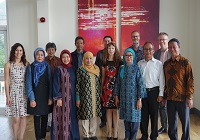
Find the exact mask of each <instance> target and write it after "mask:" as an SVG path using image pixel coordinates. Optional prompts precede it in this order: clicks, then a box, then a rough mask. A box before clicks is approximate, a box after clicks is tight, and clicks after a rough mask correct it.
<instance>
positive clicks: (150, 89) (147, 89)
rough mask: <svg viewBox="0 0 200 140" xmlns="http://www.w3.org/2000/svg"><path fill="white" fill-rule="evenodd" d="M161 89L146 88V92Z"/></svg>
mask: <svg viewBox="0 0 200 140" xmlns="http://www.w3.org/2000/svg"><path fill="white" fill-rule="evenodd" d="M157 89H159V87H158V86H157V87H153V88H146V91H147V92H149V91H154V90H157Z"/></svg>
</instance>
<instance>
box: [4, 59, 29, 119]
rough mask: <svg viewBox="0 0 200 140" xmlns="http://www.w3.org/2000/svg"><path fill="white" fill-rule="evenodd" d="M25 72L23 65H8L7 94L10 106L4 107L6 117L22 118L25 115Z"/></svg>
mask: <svg viewBox="0 0 200 140" xmlns="http://www.w3.org/2000/svg"><path fill="white" fill-rule="evenodd" d="M25 71H26V66H24V65H23V64H21V65H16V64H15V63H12V62H11V64H10V86H9V94H10V100H11V106H7V107H6V115H7V116H8V117H23V116H28V114H27V96H26V94H25Z"/></svg>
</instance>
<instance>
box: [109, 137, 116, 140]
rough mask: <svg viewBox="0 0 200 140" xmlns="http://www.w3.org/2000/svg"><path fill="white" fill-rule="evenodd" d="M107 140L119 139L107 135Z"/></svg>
mask: <svg viewBox="0 0 200 140" xmlns="http://www.w3.org/2000/svg"><path fill="white" fill-rule="evenodd" d="M107 140H118V138H112V137H107Z"/></svg>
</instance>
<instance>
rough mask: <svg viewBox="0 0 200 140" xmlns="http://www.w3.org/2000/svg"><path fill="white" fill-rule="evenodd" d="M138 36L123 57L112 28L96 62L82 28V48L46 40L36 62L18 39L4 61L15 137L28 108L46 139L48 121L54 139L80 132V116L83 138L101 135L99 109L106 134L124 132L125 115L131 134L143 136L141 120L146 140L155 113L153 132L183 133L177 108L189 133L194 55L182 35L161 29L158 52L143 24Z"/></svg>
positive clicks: (132, 138) (113, 137)
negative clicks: (185, 51) (187, 52)
mask: <svg viewBox="0 0 200 140" xmlns="http://www.w3.org/2000/svg"><path fill="white" fill-rule="evenodd" d="M131 39H132V42H133V43H132V45H131V46H130V47H128V48H127V49H126V50H125V51H124V53H123V59H122V58H121V56H120V52H119V51H118V48H117V46H116V44H115V43H114V42H113V39H112V37H111V36H105V37H104V38H103V41H104V49H103V50H100V51H99V52H98V53H97V56H96V61H95V63H94V56H93V54H92V53H91V52H89V51H85V50H84V38H83V37H81V36H78V37H76V39H75V46H76V50H75V51H74V52H72V53H70V52H69V51H68V50H66V49H65V50H62V51H61V53H60V57H56V56H55V52H56V45H55V44H54V43H52V42H49V43H47V45H46V53H47V54H48V55H47V56H46V57H45V50H44V49H43V48H37V49H36V50H35V51H34V62H33V63H31V64H29V62H28V61H27V60H26V55H25V50H24V47H23V46H22V45H21V44H20V43H16V44H14V45H13V46H12V47H11V51H10V58H9V61H8V62H7V63H6V64H5V68H4V69H5V71H4V73H5V89H6V104H7V107H6V112H7V116H9V117H13V123H12V128H13V137H14V140H17V139H20V140H22V139H23V136H24V132H25V129H26V116H28V115H29V114H30V115H33V116H34V130H35V138H36V139H37V140H44V139H45V137H46V132H47V131H48V129H49V130H50V131H51V139H52V140H79V139H80V134H79V127H78V120H81V125H82V133H83V140H89V139H91V140H97V139H98V138H97V136H96V130H97V126H98V125H97V118H98V117H101V123H100V125H99V127H100V128H102V127H104V126H105V125H107V140H117V139H118V131H117V128H118V122H119V119H122V120H124V127H125V140H136V137H137V132H138V129H139V126H140V130H141V134H142V137H141V140H147V139H148V137H149V134H148V124H149V121H150V122H151V133H150V139H152V140H156V139H157V137H158V135H159V134H161V133H163V132H167V131H168V135H169V138H170V139H172V140H178V134H177V127H178V126H177V124H178V116H179V118H180V121H181V123H182V138H181V139H182V140H189V139H190V119H189V110H190V108H192V107H193V99H192V98H193V93H194V80H193V74H192V68H191V64H190V62H189V61H188V60H187V59H186V58H185V57H183V56H181V55H180V42H179V41H178V40H177V39H175V38H173V39H171V40H169V38H168V34H167V33H165V32H161V33H160V34H159V36H158V41H159V45H160V49H158V50H157V51H156V52H155V53H154V45H153V43H152V42H149V41H147V42H145V44H144V45H143V46H142V45H140V33H139V32H138V31H133V32H132V33H131ZM158 112H160V118H161V126H162V127H161V128H160V129H159V130H158ZM167 118H168V122H167ZM149 119H150V120H149ZM18 132H19V136H18Z"/></svg>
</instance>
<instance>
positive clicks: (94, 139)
mask: <svg viewBox="0 0 200 140" xmlns="http://www.w3.org/2000/svg"><path fill="white" fill-rule="evenodd" d="M90 139H91V140H98V139H97V137H96V136H94V137H91V138H90Z"/></svg>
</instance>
